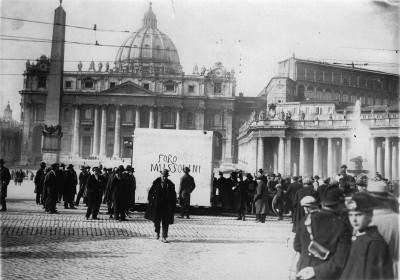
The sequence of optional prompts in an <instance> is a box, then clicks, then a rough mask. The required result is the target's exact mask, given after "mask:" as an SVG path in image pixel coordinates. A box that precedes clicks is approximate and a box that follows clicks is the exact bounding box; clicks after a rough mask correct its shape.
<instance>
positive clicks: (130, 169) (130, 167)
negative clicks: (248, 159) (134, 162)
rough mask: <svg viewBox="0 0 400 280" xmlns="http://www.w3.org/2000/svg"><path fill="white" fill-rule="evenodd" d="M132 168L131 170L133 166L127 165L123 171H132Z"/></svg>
mask: <svg viewBox="0 0 400 280" xmlns="http://www.w3.org/2000/svg"><path fill="white" fill-rule="evenodd" d="M132 170H133V168H132V166H131V165H127V166H126V168H125V171H132Z"/></svg>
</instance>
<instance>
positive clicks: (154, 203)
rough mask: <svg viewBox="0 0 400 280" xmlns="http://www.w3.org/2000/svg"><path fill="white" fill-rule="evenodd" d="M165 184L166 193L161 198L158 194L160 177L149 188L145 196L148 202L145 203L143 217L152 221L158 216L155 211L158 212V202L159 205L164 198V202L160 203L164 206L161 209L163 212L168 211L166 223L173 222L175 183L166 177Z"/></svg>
mask: <svg viewBox="0 0 400 280" xmlns="http://www.w3.org/2000/svg"><path fill="white" fill-rule="evenodd" d="M165 184H166V194H165V197H164V198H163V197H162V196H161V195H160V192H161V188H162V186H161V178H157V179H156V180H155V181H154V182H153V184H152V186H151V188H150V190H149V194H148V196H147V199H148V201H149V203H148V204H147V208H146V213H145V214H144V218H145V219H148V220H151V221H153V222H154V220H155V219H156V218H158V216H157V213H160V211H159V210H160V209H158V208H159V204H160V205H161V203H160V201H161V200H162V199H165V200H166V201H165V203H162V205H163V206H164V207H165V208H164V209H161V210H163V212H164V213H168V217H169V220H168V223H169V224H173V223H174V211H175V206H176V192H175V184H174V183H172V182H171V180H169V179H166V181H165Z"/></svg>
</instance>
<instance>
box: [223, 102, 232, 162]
mask: <svg viewBox="0 0 400 280" xmlns="http://www.w3.org/2000/svg"><path fill="white" fill-rule="evenodd" d="M232 113H233V110H232V109H226V110H225V112H224V114H225V160H226V161H228V162H232V160H233V159H232V151H233V148H232V138H233V128H232V126H233V123H232V119H233V118H232Z"/></svg>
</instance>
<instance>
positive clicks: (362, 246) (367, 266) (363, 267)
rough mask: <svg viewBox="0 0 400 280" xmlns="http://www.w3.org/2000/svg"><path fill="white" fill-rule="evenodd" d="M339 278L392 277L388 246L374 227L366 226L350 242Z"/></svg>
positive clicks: (350, 279)
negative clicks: (363, 230)
mask: <svg viewBox="0 0 400 280" xmlns="http://www.w3.org/2000/svg"><path fill="white" fill-rule="evenodd" d="M341 279H342V280H353V279H382V280H384V279H393V268H392V260H391V257H390V252H389V247H388V245H387V244H386V242H385V240H384V239H383V238H382V236H381V235H380V234H379V232H378V230H377V228H376V227H368V228H366V230H365V232H364V234H363V235H360V236H358V237H357V238H356V240H355V241H354V242H353V243H352V244H351V249H350V254H349V258H348V260H347V263H346V266H345V268H344V270H343V273H342V277H341Z"/></svg>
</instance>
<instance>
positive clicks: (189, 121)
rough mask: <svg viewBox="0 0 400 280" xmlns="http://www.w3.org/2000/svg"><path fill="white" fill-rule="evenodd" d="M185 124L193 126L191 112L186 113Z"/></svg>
mask: <svg viewBox="0 0 400 280" xmlns="http://www.w3.org/2000/svg"><path fill="white" fill-rule="evenodd" d="M187 125H188V126H194V116H193V113H188V115H187Z"/></svg>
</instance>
